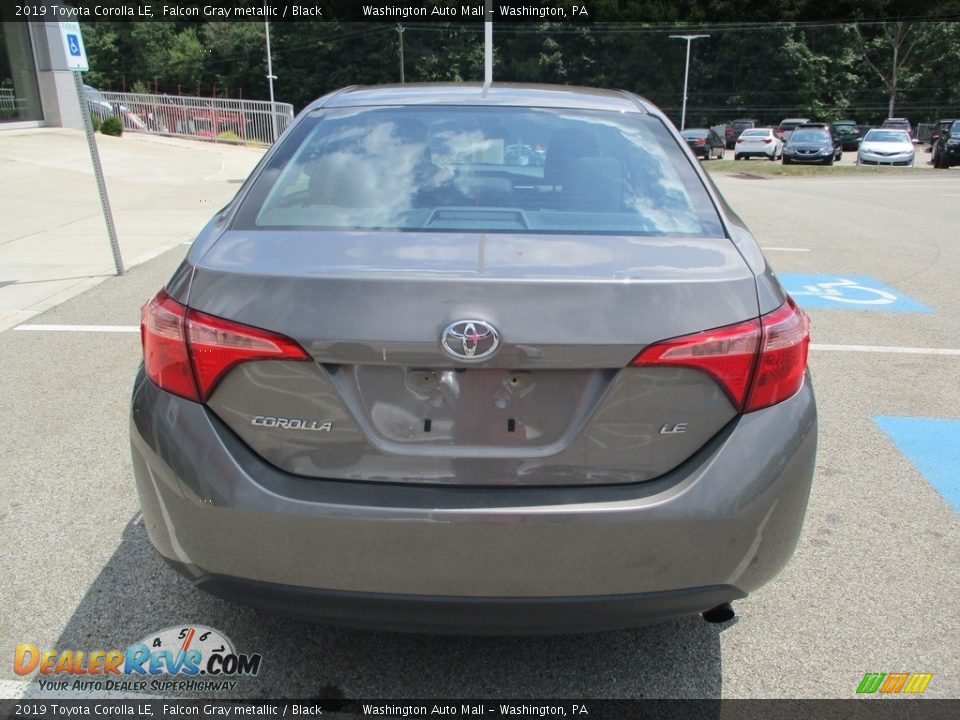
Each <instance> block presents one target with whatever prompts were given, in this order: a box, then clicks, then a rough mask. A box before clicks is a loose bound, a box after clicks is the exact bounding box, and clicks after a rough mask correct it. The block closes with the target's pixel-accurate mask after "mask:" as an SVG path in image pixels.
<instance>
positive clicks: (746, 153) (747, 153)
mask: <svg viewBox="0 0 960 720" xmlns="http://www.w3.org/2000/svg"><path fill="white" fill-rule="evenodd" d="M775 152H776V148H773V147H772V148H770V149H769V150H760V149H757V148H753V149H751V150H741V149H740V148H737V155H739V156H740V157H773V154H774V153H775Z"/></svg>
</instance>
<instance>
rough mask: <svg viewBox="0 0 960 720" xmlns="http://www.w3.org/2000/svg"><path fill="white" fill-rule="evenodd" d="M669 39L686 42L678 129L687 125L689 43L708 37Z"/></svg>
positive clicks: (686, 36) (682, 36) (675, 36)
mask: <svg viewBox="0 0 960 720" xmlns="http://www.w3.org/2000/svg"><path fill="white" fill-rule="evenodd" d="M670 37H671V38H675V39H677V40H686V41H687V67H686V69H685V70H684V71H683V110H682V111H681V113H680V129H681V130H683V128H684V126H685V125H686V123H687V81H688V80H689V79H690V43H691V41H693V40H699V39H700V38H705V37H710V36H709V35H671V36H670Z"/></svg>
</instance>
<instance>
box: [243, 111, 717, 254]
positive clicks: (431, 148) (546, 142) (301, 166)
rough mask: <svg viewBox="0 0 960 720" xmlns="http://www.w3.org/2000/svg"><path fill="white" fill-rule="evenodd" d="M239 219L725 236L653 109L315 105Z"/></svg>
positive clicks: (246, 223) (290, 224)
mask: <svg viewBox="0 0 960 720" xmlns="http://www.w3.org/2000/svg"><path fill="white" fill-rule="evenodd" d="M234 226H235V227H237V228H241V229H255V228H271V229H313V228H318V229H340V230H351V229H352V230H378V229H379V230H416V231H421V232H422V231H437V232H441V231H458V232H463V231H468V232H469V231H477V232H517V231H528V232H543V233H591V234H593V233H610V234H643V235H687V236H711V237H722V236H723V230H722V226H721V224H720V221H719V218H718V216H717V212H716V209H715V208H714V206H713V204H712V201H711V200H710V197H709V196H708V195H707V193H706V190H705V188H704V186H703V183H702V181H701V180H700V178H699V177H698V175H697V174H696V172H695V170H694V169H693V167H692V166H691V164H690V161H689V160H688V159H687V157H686V150H685V149H684V150H683V151H681V149H680V146H679V145H678V143H677V141H676V140H675V139H674V136H673V135H671V133H670V132H669V131H668V130H667V129H666V127H665V126H664V125H663V123H662V122H660V121H659V120H657V119H656V118H653V117H650V116H646V115H640V114H626V113H619V112H601V111H581V110H563V109H539V108H513V107H492V108H485V107H469V106H468V107H461V106H430V107H423V106H404V107H372V108H370V107H365V108H343V109H331V110H320V111H316V112H314V113H313V114H312V115H311V116H309V117H306V118H304V119H303V120H302V121H300V122H299V123H298V124H297V126H296V127H295V128H294V130H293V131H292V132H291V133H290V134H289V135H288V137H287V138H286V139H285V140H284V141H283V143H282V145H281V146H280V147H279V148H278V150H277V153H276V154H275V155H274V156H273V158H272V159H271V162H270V163H269V164H268V165H267V166H266V168H265V169H264V171H263V172H262V173H261V174H260V176H259V177H258V178H257V180H256V181H255V182H254V184H253V186H252V187H251V190H250V193H249V194H248V195H247V197H246V198H245V199H244V201H243V204H242V206H241V208H240V210H239V212H238V214H237V219H236V221H235V223H234Z"/></svg>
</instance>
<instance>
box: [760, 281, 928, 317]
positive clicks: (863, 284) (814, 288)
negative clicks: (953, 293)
mask: <svg viewBox="0 0 960 720" xmlns="http://www.w3.org/2000/svg"><path fill="white" fill-rule="evenodd" d="M777 277H778V278H780V282H781V283H782V284H783V287H784V289H785V290H786V291H787V292H788V293H790V294H791V295H792V296H793V297H794V298H796V301H797V302H798V303H800V305H801V306H803V307H805V308H846V309H847V310H881V311H884V312H918V313H928V312H933V311H932V310H931V309H930V308H928V307H927V306H926V305H923V304H921V303H918V302H917V301H916V300H914V299H913V298H910V297H907V296H906V295H904V294H903V293H901V292H900V291H898V290H894V289H893V288H891V287H889V286H887V285H884V284H883V283H882V282H880V281H879V280H875V279H874V278H871V277H865V276H863V275H808V274H805V273H777Z"/></svg>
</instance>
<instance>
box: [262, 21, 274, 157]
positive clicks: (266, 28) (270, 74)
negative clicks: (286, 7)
mask: <svg viewBox="0 0 960 720" xmlns="http://www.w3.org/2000/svg"><path fill="white" fill-rule="evenodd" d="M264 7H266V4H264ZM263 29H264V31H265V32H266V34H267V81H268V82H269V83H270V122H271V123H272V125H273V142H276V141H277V107H276V105H274V102H273V81H274V80H276V79H277V76H276V75H274V74H273V56H272V55H271V54H270V21H269V20H264V21H263Z"/></svg>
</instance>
